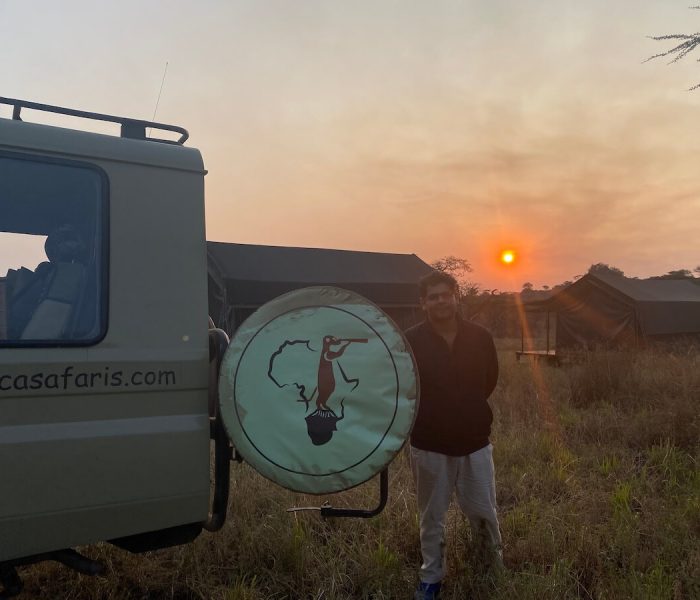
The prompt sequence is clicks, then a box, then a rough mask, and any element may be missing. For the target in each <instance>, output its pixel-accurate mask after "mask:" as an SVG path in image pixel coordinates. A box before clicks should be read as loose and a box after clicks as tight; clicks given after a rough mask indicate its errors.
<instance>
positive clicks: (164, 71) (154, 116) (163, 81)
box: [149, 60, 168, 130]
mask: <svg viewBox="0 0 700 600" xmlns="http://www.w3.org/2000/svg"><path fill="white" fill-rule="evenodd" d="M167 73H168V61H167V60H166V61H165V69H163V79H161V80H160V89H159V90H158V99H157V100H156V107H155V108H154V109H153V118H152V119H151V121H155V120H156V113H157V112H158V105H159V104H160V95H161V94H162V93H163V84H164V83H165V76H166V75H167ZM149 130H150V127H149Z"/></svg>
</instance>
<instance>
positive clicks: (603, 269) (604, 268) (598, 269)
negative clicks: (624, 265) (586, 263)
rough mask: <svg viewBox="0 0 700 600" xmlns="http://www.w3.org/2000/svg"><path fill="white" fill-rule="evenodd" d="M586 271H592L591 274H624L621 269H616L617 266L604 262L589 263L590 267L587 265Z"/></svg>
mask: <svg viewBox="0 0 700 600" xmlns="http://www.w3.org/2000/svg"><path fill="white" fill-rule="evenodd" d="M588 272H589V273H592V274H593V275H595V274H596V273H609V274H610V275H619V276H620V277H624V276H625V273H624V271H623V270H622V269H618V268H617V267H613V266H611V265H608V264H606V263H596V264H594V265H591V266H590V267H588Z"/></svg>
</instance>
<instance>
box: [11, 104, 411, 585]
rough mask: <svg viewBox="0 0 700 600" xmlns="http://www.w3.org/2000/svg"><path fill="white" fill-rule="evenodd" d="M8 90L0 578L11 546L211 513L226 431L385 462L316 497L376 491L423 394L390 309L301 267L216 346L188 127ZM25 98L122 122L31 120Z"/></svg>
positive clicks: (286, 454) (148, 527) (75, 558)
mask: <svg viewBox="0 0 700 600" xmlns="http://www.w3.org/2000/svg"><path fill="white" fill-rule="evenodd" d="M8 107H9V108H8ZM0 108H5V109H7V110H8V112H10V113H11V116H10V118H0V597H2V596H3V594H4V595H5V596H10V595H13V594H15V593H18V592H19V590H20V589H21V581H20V580H19V577H18V575H17V572H16V567H17V566H18V565H23V564H29V563H32V562H37V561H40V560H57V561H60V562H62V563H64V564H66V565H68V566H70V567H72V568H76V569H78V570H80V571H81V572H84V573H97V572H99V571H100V568H101V566H100V565H99V564H97V563H95V562H93V561H91V560H89V559H87V558H86V557H84V556H82V555H81V554H79V553H78V552H76V551H75V550H74V549H73V548H75V547H76V546H85V545H89V544H91V543H94V542H98V541H110V542H112V543H114V544H116V545H118V546H120V547H122V548H124V549H127V550H129V551H132V552H140V551H146V550H153V549H157V548H162V547H166V546H171V545H176V544H182V543H186V542H189V541H191V540H193V539H194V538H195V537H197V536H198V535H199V534H200V533H201V531H202V529H208V530H211V531H215V530H216V529H218V528H220V527H221V526H222V525H223V523H224V520H225V517H226V505H227V499H228V490H229V464H230V460H231V458H232V455H233V454H234V453H235V455H236V456H242V457H243V458H245V460H246V461H248V462H250V463H251V464H252V465H253V466H254V467H255V468H256V469H258V470H259V471H260V472H261V473H262V474H263V475H265V476H266V477H268V478H270V479H271V480H273V481H276V482H277V483H279V484H281V485H284V486H286V487H289V488H290V489H294V490H297V491H303V492H310V493H316V494H324V493H332V492H337V491H341V490H343V489H347V488H348V487H352V486H354V485H357V484H359V483H362V482H363V481H366V480H367V479H369V478H371V477H372V476H374V475H375V474H376V473H380V472H381V473H382V478H381V489H382V498H381V501H380V505H379V506H378V507H377V508H376V509H374V510H368V511H352V510H350V511H335V510H334V509H332V508H329V507H324V508H323V511H322V512H323V514H324V515H328V516H333V515H336V516H338V515H340V516H346V515H357V516H371V515H373V514H376V513H377V512H379V511H380V510H381V508H382V507H383V504H384V502H386V495H387V489H386V488H387V484H386V481H387V478H386V466H387V465H388V463H389V462H390V461H391V459H392V458H393V456H395V454H396V452H398V451H399V450H400V448H401V446H402V444H403V443H404V440H405V439H406V436H407V435H408V433H409V431H410V428H411V426H412V422H413V418H414V415H415V410H416V403H417V386H416V380H415V375H414V365H413V359H412V357H411V355H410V351H409V350H408V348H407V347H406V345H405V343H404V340H403V337H402V335H401V333H400V332H398V331H397V330H396V328H395V326H394V325H393V323H391V322H390V320H389V319H388V318H387V317H385V316H384V315H383V314H382V313H381V311H379V309H378V308H377V307H375V306H374V305H371V303H369V302H367V301H364V299H362V298H359V297H357V296H356V295H354V294H352V293H350V292H345V291H344V290H338V289H336V288H315V289H307V290H302V291H300V293H299V294H295V293H292V294H288V295H286V296H284V297H282V298H280V299H279V301H273V302H272V303H271V304H270V305H269V306H266V307H263V309H261V311H258V313H256V314H255V315H254V316H253V317H251V319H249V321H247V322H246V323H245V324H244V325H243V326H242V327H241V329H240V330H239V332H237V333H236V336H234V339H233V340H232V342H231V344H230V346H229V340H228V338H227V337H226V334H225V333H224V332H222V331H220V330H217V329H214V328H213V327H211V321H210V320H208V315H207V256H206V242H205V225H204V177H205V174H206V171H205V169H204V164H203V161H202V157H201V155H200V153H199V151H198V150H196V149H193V148H188V147H186V146H185V145H184V143H185V141H186V140H187V138H188V134H187V132H186V131H185V130H184V129H182V128H180V127H174V126H169V125H162V124H158V123H151V122H146V121H136V120H131V119H126V118H121V117H112V116H109V115H101V114H96V113H86V112H82V111H75V110H70V109H65V108H59V107H53V106H47V105H41V104H36V103H31V102H24V101H19V100H12V99H7V98H0ZM38 111H43V112H44V113H46V112H48V113H59V114H62V115H67V116H73V117H79V118H83V119H92V120H96V121H100V122H111V123H116V124H117V125H118V126H120V127H121V135H120V136H110V135H102V134H97V133H91V132H87V131H80V130H72V129H64V128H58V127H52V126H47V125H42V124H36V123H30V122H26V119H31V117H32V115H36V114H38ZM147 128H151V129H152V130H157V131H159V132H160V135H163V134H165V135H166V136H167V135H170V136H173V135H174V136H175V137H173V139H170V140H168V139H160V138H152V137H147V135H146V134H147ZM224 353H225V354H224ZM222 359H223V363H222ZM220 365H222V366H221V368H220ZM339 394H342V397H341V396H339ZM353 436H354V437H353ZM212 446H213V448H214V450H215V452H214V456H215V458H214V462H215V465H214V467H215V468H214V469H212V468H211V466H212V465H211V464H210V462H211V455H212V454H211V450H212ZM233 447H235V448H236V450H235V451H234V450H233ZM212 471H213V473H214V477H213V481H212V477H211V475H210V474H211V473H212ZM212 490H213V491H212ZM3 588H4V592H3Z"/></svg>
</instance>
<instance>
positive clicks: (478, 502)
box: [411, 444, 501, 583]
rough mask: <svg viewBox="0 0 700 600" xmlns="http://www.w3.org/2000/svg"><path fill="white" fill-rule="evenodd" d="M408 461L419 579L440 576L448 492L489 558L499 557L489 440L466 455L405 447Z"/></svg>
mask: <svg viewBox="0 0 700 600" xmlns="http://www.w3.org/2000/svg"><path fill="white" fill-rule="evenodd" d="M411 466H412V469H413V477H414V480H415V482H416V497H417V500H418V512H419V514H420V545H421V553H422V555H423V564H422V566H421V568H420V573H419V575H420V579H421V581H423V582H425V583H437V582H438V581H442V579H443V577H444V576H445V556H444V545H445V544H444V536H445V518H446V515H447V509H448V508H449V506H450V501H451V500H452V494H453V492H456V494H457V503H458V504H459V507H460V509H461V510H462V512H463V513H464V514H465V515H466V517H467V518H468V519H469V523H470V524H471V528H472V535H473V536H475V537H476V538H477V539H479V538H481V540H482V543H485V544H486V546H488V547H489V548H487V550H488V551H489V552H490V553H492V558H493V559H494V560H500V555H501V532H500V530H499V527H498V517H497V515H496V482H495V478H494V467H493V446H491V444H489V445H488V446H486V447H485V448H482V449H481V450H477V451H476V452H473V453H472V454H469V455H468V456H447V455H445V454H439V453H437V452H428V451H427V450H419V449H418V448H413V447H411ZM493 553H495V556H493Z"/></svg>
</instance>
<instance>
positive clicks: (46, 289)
mask: <svg viewBox="0 0 700 600" xmlns="http://www.w3.org/2000/svg"><path fill="white" fill-rule="evenodd" d="M105 188H106V182H105V178H104V176H103V174H102V172H101V171H98V170H97V169H93V168H89V167H83V166H78V165H72V164H69V163H65V164H64V163H61V162H48V161H47V162H43V161H38V160H28V159H24V158H19V157H15V156H7V155H0V345H8V344H10V345H27V344H28V345H33V344H47V343H49V344H50V343H59V344H61V343H85V344H87V343H91V342H94V341H96V340H98V339H100V338H101V337H102V335H103V333H104V330H105V326H106V323H105V314H106V311H105V309H106V304H105V303H106V297H105V294H104V289H103V283H104V281H105V280H106V279H105V277H106V273H105V271H106V268H105V264H106V247H105V246H106V244H105V241H106V238H105V236H106V227H105V217H106V189H105Z"/></svg>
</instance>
